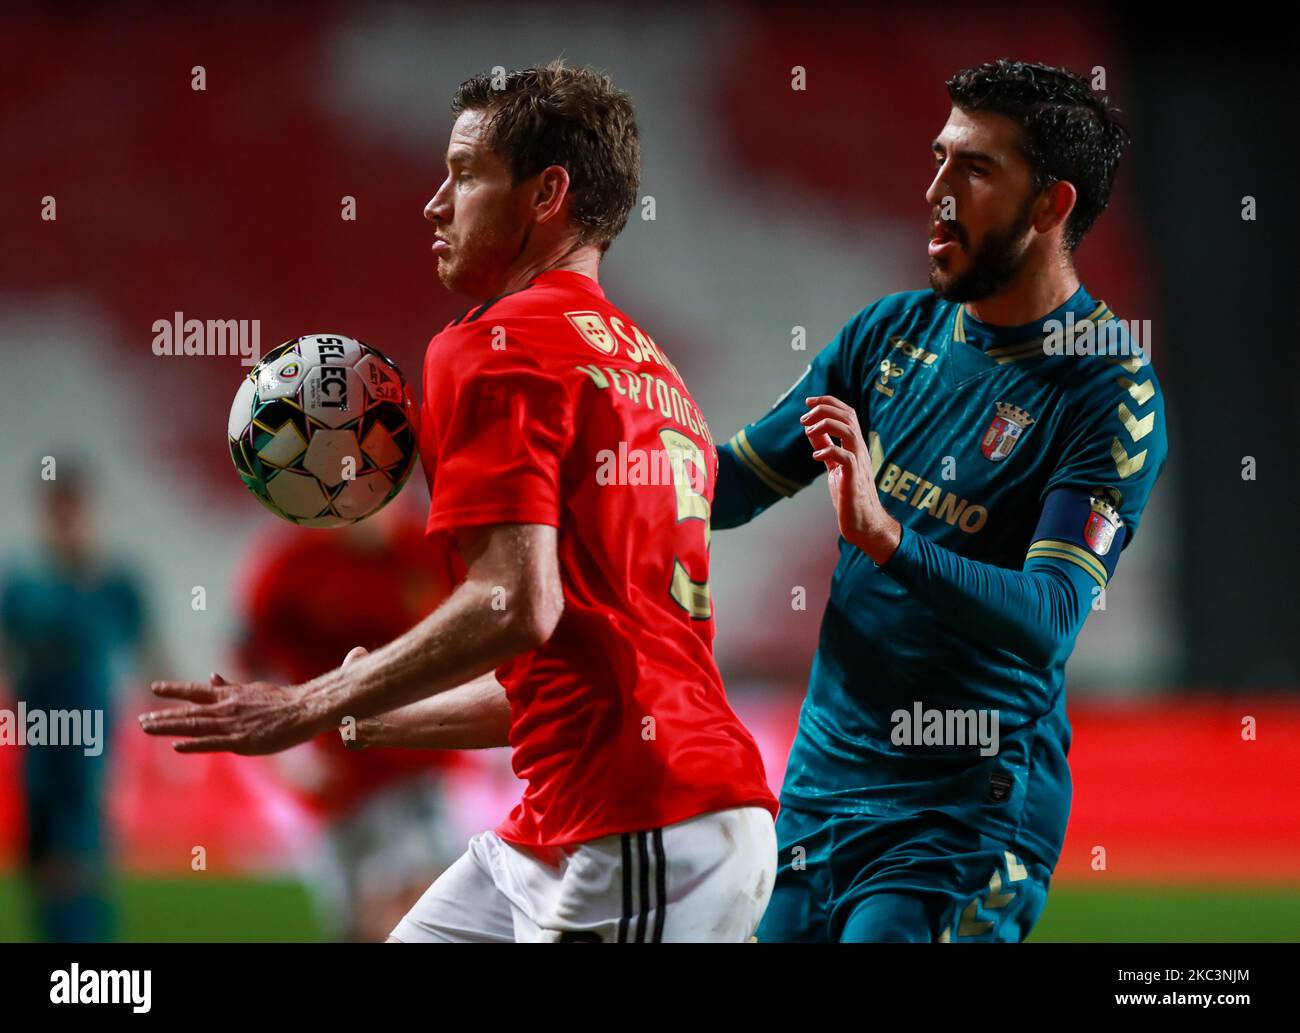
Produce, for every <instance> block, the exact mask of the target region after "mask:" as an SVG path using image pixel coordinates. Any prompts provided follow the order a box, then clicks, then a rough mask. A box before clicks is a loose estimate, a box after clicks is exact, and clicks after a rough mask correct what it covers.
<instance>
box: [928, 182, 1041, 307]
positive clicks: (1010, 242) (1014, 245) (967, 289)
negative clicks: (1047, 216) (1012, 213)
mask: <svg viewBox="0 0 1300 1033" xmlns="http://www.w3.org/2000/svg"><path fill="white" fill-rule="evenodd" d="M1033 218H1034V213H1033V198H1026V200H1025V203H1024V205H1023V206H1022V207H1021V209H1020V211H1019V212H1018V213H1017V215H1016V219H1015V222H1014V223H1013V224H1012V226H1011V228H1010V229H1008V230H1007V231H1006V232H1004V233H997V232H989V233H986V234H985V235H984V239H983V240H982V241H981V242H980V245H979V247H978V248H977V249H976V250H975V251H972V252H968V254H969V256H970V262H969V264H968V267H967V269H966V271H965V272H963V273H960V274H959V275H957V276H951V277H947V276H945V274H943V273H941V272H940V271H939V266H938V264H937V263H936V262H935V260H934V259H931V260H930V289H931V290H933V291H934V292H935V294H937V295H939V297H941V298H943V299H944V300H945V301H958V302H966V301H980V300H981V299H983V298H988V297H991V296H993V295H994V294H996V293H997V292H998V291H1000V290H1001V289H1002V288H1003V287H1005V286H1006V285H1007V284H1008V283H1010V282H1011V281H1012V280H1013V279H1014V278H1015V276H1016V274H1017V273H1019V272H1020V269H1021V267H1022V266H1023V265H1024V264H1025V253H1026V250H1027V248H1026V245H1025V242H1024V236H1025V231H1026V230H1027V229H1029V224H1030V223H1031V222H1032V221H1033ZM964 243H965V242H963V244H964Z"/></svg>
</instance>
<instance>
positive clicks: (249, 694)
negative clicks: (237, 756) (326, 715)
mask: <svg viewBox="0 0 1300 1033" xmlns="http://www.w3.org/2000/svg"><path fill="white" fill-rule="evenodd" d="M153 691H154V695H156V696H162V697H163V698H165V699H179V700H184V701H185V702H187V703H189V704H190V706H186V707H173V708H171V709H170V710H158V711H154V712H153V713H150V714H144V715H142V716H141V717H140V726H141V727H142V728H143V729H144V730H145V732H147V733H148V734H149V735H177V736H184V737H185V738H184V739H183V740H182V741H180V742H177V743H176V744H175V748H176V751H177V752H178V753H211V752H217V751H225V752H230V753H242V754H245V755H253V754H264V753H279V752H280V751H281V750H287V749H288V748H289V747H290V746H296V745H298V743H300V742H305V741H307V740H308V739H310V738H311V736H312V734H313V729H312V728H311V727H310V726H309V725H308V724H307V722H306V721H305V720H304V717H305V714H304V712H303V709H302V707H301V706H300V705H299V699H300V696H301V692H300V690H298V689H296V688H293V687H291V686H284V685H276V684H274V683H272V682H248V683H246V684H239V683H232V682H227V681H226V680H225V679H224V678H222V677H221V675H219V674H214V675H212V677H211V680H210V681H209V682H208V684H206V685H205V684H204V683H203V682H174V681H163V682H154V684H153Z"/></svg>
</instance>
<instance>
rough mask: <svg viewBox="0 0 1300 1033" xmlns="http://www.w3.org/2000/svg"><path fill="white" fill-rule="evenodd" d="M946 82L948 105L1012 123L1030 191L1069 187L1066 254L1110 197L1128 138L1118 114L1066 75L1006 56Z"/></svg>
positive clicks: (1078, 78) (1063, 71)
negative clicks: (1025, 163) (1070, 202)
mask: <svg viewBox="0 0 1300 1033" xmlns="http://www.w3.org/2000/svg"><path fill="white" fill-rule="evenodd" d="M945 85H946V86H947V88H948V97H949V99H950V100H951V101H952V103H953V106H954V107H956V108H958V109H960V110H962V111H966V112H973V111H991V112H994V113H995V114H999V115H1005V116H1007V117H1008V118H1011V119H1014V120H1015V121H1016V122H1017V123H1019V125H1020V130H1021V137H1020V149H1021V152H1022V153H1023V154H1024V156H1025V160H1026V161H1028V162H1029V167H1030V170H1031V173H1032V175H1033V184H1034V190H1035V191H1036V192H1037V191H1040V190H1043V189H1045V188H1046V187H1048V186H1050V185H1051V184H1052V183H1056V182H1061V181H1068V182H1070V183H1072V184H1073V185H1074V189H1075V191H1076V192H1077V194H1078V200H1077V201H1076V202H1075V205H1074V210H1073V211H1071V212H1070V217H1069V219H1068V220H1067V221H1066V224H1065V246H1066V249H1067V250H1069V251H1070V252H1073V251H1074V250H1075V248H1077V247H1078V246H1079V244H1080V242H1081V241H1082V240H1083V238H1084V237H1085V236H1086V235H1087V233H1088V231H1089V230H1090V229H1092V224H1093V223H1094V222H1096V221H1097V216H1099V215H1100V214H1101V213H1102V212H1104V211H1105V210H1106V205H1107V204H1108V203H1109V202H1110V191H1111V187H1112V186H1113V185H1114V183H1115V171H1116V169H1118V168H1119V159H1120V156H1121V155H1122V154H1123V153H1124V148H1125V147H1126V146H1127V145H1128V142H1129V134H1128V131H1127V130H1126V129H1125V128H1124V126H1122V125H1121V124H1120V123H1119V122H1118V121H1117V119H1116V117H1115V116H1116V115H1117V114H1118V111H1117V110H1116V109H1114V108H1112V107H1110V105H1109V102H1108V100H1107V98H1105V97H1102V96H1098V95H1097V94H1096V93H1094V92H1093V91H1092V89H1091V88H1090V87H1089V85H1088V83H1087V81H1086V80H1085V79H1083V78H1082V77H1081V76H1078V75H1075V74H1074V73H1073V72H1070V71H1067V70H1066V69H1064V68H1052V67H1050V66H1048V65H1036V64H1028V63H1026V62H1024V61H1009V60H1006V59H1005V58H1004V59H1000V60H997V61H990V62H986V63H985V64H982V65H980V66H979V67H977V68H967V69H965V70H963V71H960V72H958V73H957V74H956V75H954V76H953V77H952V78H951V79H949V80H948V82H947V83H946V84H945Z"/></svg>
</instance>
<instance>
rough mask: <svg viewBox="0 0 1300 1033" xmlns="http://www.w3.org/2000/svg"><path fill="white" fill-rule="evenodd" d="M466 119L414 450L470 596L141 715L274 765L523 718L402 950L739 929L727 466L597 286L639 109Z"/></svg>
mask: <svg viewBox="0 0 1300 1033" xmlns="http://www.w3.org/2000/svg"><path fill="white" fill-rule="evenodd" d="M452 107H453V111H454V112H455V113H456V115H457V118H456V122H455V125H454V127H453V129H452V132H451V140H450V145H449V148H448V151H447V170H448V174H447V178H446V180H445V181H444V182H443V184H442V185H441V186H440V187H439V189H438V192H437V193H436V195H435V196H434V197H433V199H432V200H431V201H430V202H429V204H428V206H427V208H426V210H425V215H426V217H427V218H428V219H429V221H430V222H432V223H433V225H434V226H435V228H436V235H435V239H436V242H435V244H434V251H435V253H436V255H437V260H438V275H439V277H440V279H441V280H442V282H443V283H444V285H446V286H447V287H448V288H450V289H451V290H453V291H455V292H457V293H461V294H465V295H467V296H469V297H470V298H472V299H474V300H475V301H476V304H475V305H474V307H473V308H471V309H470V310H469V311H467V312H466V313H465V314H464V315H462V316H461V317H460V318H459V319H456V320H454V321H453V322H452V323H451V324H450V325H449V326H447V327H446V328H445V329H444V330H443V331H442V332H441V333H440V334H438V335H437V336H436V337H434V339H433V340H432V341H431V342H430V344H429V350H428V353H427V356H426V359H425V371H424V404H423V410H422V414H421V427H420V451H421V457H422V459H423V462H424V465H425V470H426V473H427V474H428V479H429V483H430V485H431V490H432V502H431V506H430V512H429V521H428V525H427V532H428V534H429V535H430V536H431V537H432V538H433V539H434V540H435V541H436V542H438V543H440V544H441V545H442V546H443V548H444V550H445V555H446V556H447V558H448V562H449V563H450V564H451V567H452V572H453V576H454V579H455V581H456V587H455V589H454V590H453V592H452V593H451V595H450V596H449V597H448V599H447V600H446V601H445V602H444V603H443V604H442V605H441V606H440V607H438V609H437V610H435V611H434V612H433V613H432V614H431V615H430V616H429V617H428V618H427V619H426V620H424V621H422V622H421V623H420V624H419V625H417V626H416V627H415V628H413V629H412V630H411V631H410V632H408V633H407V634H405V635H403V636H401V637H400V638H398V639H396V640H394V641H393V642H391V643H389V644H388V645H386V646H384V647H382V648H380V649H378V650H375V651H374V652H371V653H368V654H365V655H360V651H354V652H355V654H356V655H354V657H353V658H352V659H351V662H349V663H346V664H345V665H344V666H342V667H341V668H339V669H337V670H334V671H331V672H328V673H327V674H325V675H322V676H321V677H319V678H315V679H312V680H311V681H309V682H306V683H304V684H301V685H295V686H287V687H286V686H279V685H273V684H268V683H253V684H249V685H232V684H228V683H227V682H225V680H224V679H222V678H220V677H219V676H216V675H214V676H213V678H212V679H211V681H210V683H209V684H202V683H185V682H161V683H157V684H156V686H155V692H156V693H157V694H158V695H160V696H165V697H169V698H174V699H182V700H186V701H188V702H189V703H190V704H191V706H189V707H181V708H178V709H176V710H170V711H164V712H160V713H156V714H148V715H145V716H144V717H143V718H142V719H141V720H142V724H143V725H144V727H145V729H146V730H147V731H149V732H151V733H153V734H164V735H173V734H176V735H183V736H188V737H190V738H189V739H188V741H185V742H182V743H180V744H178V746H177V749H179V750H183V751H186V752H190V751H195V752H197V751H204V750H232V751H234V752H239V753H269V752H274V751H277V750H281V749H284V748H286V747H288V746H291V745H294V744H296V743H298V742H301V741H303V740H305V739H307V738H309V737H310V736H312V735H314V734H316V733H319V732H320V731H323V730H326V729H330V728H336V727H338V726H339V725H340V723H341V722H344V721H346V720H347V719H348V718H353V719H357V720H363V719H366V718H373V717H375V716H376V715H384V716H383V717H381V718H379V723H380V724H381V725H388V726H390V727H391V728H393V729H395V731H394V732H393V733H392V735H391V736H386V737H384V739H383V741H387V742H394V741H396V739H397V738H398V737H399V736H402V735H405V736H407V741H408V742H410V741H412V740H414V741H417V742H422V743H423V744H425V745H430V746H452V745H459V746H474V745H494V744H496V743H497V742H499V741H501V738H502V732H503V731H504V730H505V729H504V728H503V726H504V725H505V724H506V717H507V715H506V714H505V713H504V708H505V705H508V740H509V744H510V746H511V747H512V750H513V755H512V756H513V764H514V768H515V771H516V773H517V774H518V775H519V777H520V778H522V779H524V780H525V781H526V782H527V787H526V789H525V791H524V795H523V799H522V801H521V802H520V804H519V805H518V806H517V807H516V808H515V809H514V811H513V812H512V813H511V814H510V816H509V817H508V818H507V819H506V820H505V821H504V822H503V823H502V824H501V825H500V826H498V828H497V829H496V830H495V831H493V832H484V833H481V834H480V835H478V836H476V837H475V838H474V839H473V840H471V842H470V846H469V850H468V851H467V852H466V853H465V855H464V856H462V857H461V858H460V860H458V861H457V862H456V863H455V864H454V865H452V867H451V868H450V869H449V870H448V871H447V872H446V873H445V874H444V875H443V876H442V877H441V878H439V879H438V880H437V881H436V882H435V883H434V884H433V886H432V887H431V888H430V889H429V891H428V892H427V893H426V894H425V895H424V897H423V898H421V900H420V902H419V903H418V904H417V905H416V906H415V907H414V908H413V909H412V910H411V912H410V913H409V914H408V915H407V916H406V918H405V919H403V920H402V921H401V922H400V923H399V924H398V926H397V928H396V929H394V931H393V937H392V938H393V939H395V940H398V941H408V940H421V941H449V940H450V941H502V940H533V941H547V942H565V941H580V942H581V941H605V942H613V941H629V940H632V941H653V940H724V941H728V940H729V941H742V940H747V939H748V938H749V937H750V936H751V934H752V933H753V931H754V928H755V927H756V925H757V923H758V920H759V918H760V917H761V916H762V913H763V910H764V908H765V907H766V905H767V900H768V896H769V894H770V890H771V885H772V878H773V874H774V871H775V864H776V846H775V839H774V834H773V820H772V819H773V814H774V813H775V810H776V804H775V800H774V799H773V797H772V794H771V792H770V791H769V789H768V787H767V783H766V779H765V777H764V772H763V765H762V761H761V759H760V757H759V753H758V749H757V747H756V745H755V743H754V740H753V739H752V737H751V736H750V735H749V733H748V732H747V731H746V730H745V728H744V727H743V726H742V725H741V723H740V721H739V720H738V719H737V718H736V716H735V714H734V713H733V712H732V711H731V709H730V707H729V706H728V705H727V702H726V698H725V696H724V693H723V689H722V681H721V678H720V676H719V674H718V670H717V666H716V665H715V663H714V660H713V653H712V640H713V631H714V629H713V614H712V605H711V602H710V598H709V588H708V533H709V516H710V502H711V499H712V494H713V484H714V477H715V473H716V469H717V453H716V450H715V448H714V444H713V440H712V437H711V435H710V434H709V431H708V427H707V426H706V424H705V423H704V420H703V418H702V417H701V416H700V414H699V409H698V408H697V406H696V405H695V403H694V401H693V400H692V398H691V396H690V393H689V392H688V391H687V390H686V387H685V386H684V384H683V383H682V380H681V377H680V376H679V375H678V373H677V371H676V369H675V368H674V367H673V366H672V364H671V363H670V362H669V361H668V359H667V358H666V356H665V355H664V353H663V351H662V350H661V349H660V348H659V346H658V345H657V344H656V343H655V342H654V340H653V339H652V338H651V337H650V335H649V334H647V333H646V332H645V331H644V330H643V329H642V328H641V327H639V326H638V325H637V324H636V323H634V322H633V320H632V319H630V318H629V317H628V316H627V315H626V314H624V313H623V312H621V311H620V310H619V309H618V308H617V307H615V306H614V305H613V304H612V303H611V302H610V301H609V299H608V298H606V296H605V294H604V291H603V290H602V289H601V287H600V285H599V283H598V279H597V274H598V269H599V265H600V260H601V258H602V256H603V255H604V253H605V251H606V249H607V248H608V247H609V245H610V243H611V242H612V241H613V239H614V237H615V236H617V234H618V233H619V232H620V231H621V230H622V229H623V227H624V225H625V224H626V222H627V218H628V213H629V212H630V210H631V208H632V206H633V205H634V204H635V202H636V192H637V187H638V184H639V174H640V143H639V139H638V135H637V129H636V121H635V117H634V115H633V111H632V106H631V103H630V102H629V100H628V98H627V97H626V95H624V94H622V93H620V92H619V91H617V90H615V89H614V87H613V85H612V84H611V83H610V82H609V80H608V79H606V78H605V77H603V76H600V75H597V74H595V73H593V72H590V71H586V70H577V69H568V68H564V67H563V66H561V65H559V64H553V65H550V66H547V67H544V68H531V69H526V70H523V71H518V72H512V73H510V74H508V75H505V76H504V77H500V78H496V79H495V80H494V79H493V78H489V77H488V76H480V77H478V78H475V79H471V80H468V81H467V82H465V83H463V84H462V85H461V87H460V88H459V90H458V91H457V93H456V97H455V99H454V101H453V105H452ZM493 671H495V672H496V676H497V677H498V678H499V679H500V683H501V685H503V686H504V687H505V694H504V696H502V694H501V692H500V690H499V688H498V687H497V685H496V684H495V681H492V680H490V678H487V677H485V676H489V675H490V672H493ZM439 694H440V695H439ZM428 697H432V698H428ZM419 701H422V702H419Z"/></svg>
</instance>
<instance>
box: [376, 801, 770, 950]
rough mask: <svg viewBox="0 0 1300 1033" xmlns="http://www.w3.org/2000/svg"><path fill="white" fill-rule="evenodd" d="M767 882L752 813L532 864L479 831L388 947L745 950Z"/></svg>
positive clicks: (764, 826)
mask: <svg viewBox="0 0 1300 1033" xmlns="http://www.w3.org/2000/svg"><path fill="white" fill-rule="evenodd" d="M546 854H551V855H553V856H550V857H546V856H545V855H546ZM775 877H776V829H775V826H774V824H773V821H772V816H771V814H769V813H768V811H767V810H765V809H764V808H762V807H736V808H733V809H731V810H726V811H716V812H714V813H712V814H701V815H698V816H697V817H694V818H690V819H688V820H687V821H682V822H678V823H677V824H675V825H668V826H666V827H664V828H662V829H650V830H648V831H646V832H625V833H623V834H621V835H614V836H605V837H603V838H601V839H595V840H592V841H591V842H588V843H581V844H578V845H577V846H568V847H558V848H555V849H554V850H551V851H542V852H539V853H538V854H534V853H533V852H532V851H530V850H527V849H524V848H522V847H518V846H515V845H514V844H512V843H509V842H507V841H506V840H504V839H502V838H501V837H500V836H498V835H497V834H496V833H495V832H480V833H479V834H478V835H477V836H475V837H474V838H473V839H471V840H470V842H469V849H468V850H467V851H466V852H465V853H464V854H463V855H461V857H460V859H459V860H457V861H456V863H455V864H453V865H452V866H451V867H450V868H448V869H447V871H445V872H444V873H443V874H442V875H441V876H440V877H439V878H438V879H437V881H436V882H434V884H433V885H432V886H430V887H429V889H428V890H427V891H426V892H425V894H424V896H422V897H421V898H420V900H419V902H418V903H417V904H416V905H415V906H414V907H413V908H411V910H410V911H409V912H408V913H407V915H406V917H405V918H403V919H402V920H401V921H400V922H398V923H397V927H396V928H395V929H394V930H393V934H392V938H393V939H394V940H397V941H399V942H402V943H511V942H514V943H658V942H665V943H672V942H700V941H703V942H721V943H744V942H746V941H748V940H749V939H750V938H751V937H752V936H753V935H754V930H755V929H756V928H758V922H759V919H761V918H762V917H763V912H764V910H766V908H767V902H768V898H769V897H771V895H772V883H773V880H774V879H775Z"/></svg>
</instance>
